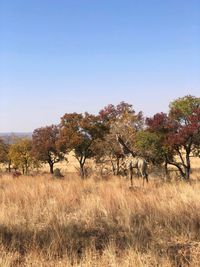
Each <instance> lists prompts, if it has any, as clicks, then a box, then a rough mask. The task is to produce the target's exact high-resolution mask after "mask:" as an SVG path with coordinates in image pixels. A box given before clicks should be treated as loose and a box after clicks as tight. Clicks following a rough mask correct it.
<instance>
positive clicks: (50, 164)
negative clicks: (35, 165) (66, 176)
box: [49, 162, 53, 174]
mask: <svg viewBox="0 0 200 267" xmlns="http://www.w3.org/2000/svg"><path fill="white" fill-rule="evenodd" d="M49 168H50V173H51V174H53V163H52V162H49Z"/></svg>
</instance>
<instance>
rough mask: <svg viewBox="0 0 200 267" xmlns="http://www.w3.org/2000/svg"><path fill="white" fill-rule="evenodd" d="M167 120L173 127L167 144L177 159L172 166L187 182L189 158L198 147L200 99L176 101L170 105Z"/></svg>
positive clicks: (199, 143)
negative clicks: (168, 119) (169, 120)
mask: <svg viewBox="0 0 200 267" xmlns="http://www.w3.org/2000/svg"><path fill="white" fill-rule="evenodd" d="M169 118H170V119H171V121H172V122H173V123H172V125H173V127H172V128H171V131H170V133H169V134H168V137H167V142H168V143H169V144H170V146H171V148H172V149H173V151H174V152H175V154H176V156H177V157H178V158H179V161H178V162H175V164H174V162H173V164H174V165H175V166H176V167H177V168H178V169H179V171H180V173H181V175H182V177H183V178H185V179H186V180H188V179H189V178H190V172H191V162H190V156H191V154H192V152H194V151H195V149H198V148H199V147H200V98H197V97H194V96H190V95H188V96H184V97H182V98H178V99H176V100H175V101H173V102H172V103H170V111H169ZM170 164H171V163H170Z"/></svg>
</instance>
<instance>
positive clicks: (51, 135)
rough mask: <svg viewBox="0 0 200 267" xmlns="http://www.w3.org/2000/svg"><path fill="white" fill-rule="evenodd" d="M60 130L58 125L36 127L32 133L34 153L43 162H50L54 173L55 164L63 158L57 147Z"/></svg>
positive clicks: (51, 170)
mask: <svg viewBox="0 0 200 267" xmlns="http://www.w3.org/2000/svg"><path fill="white" fill-rule="evenodd" d="M58 134H59V130H58V127H57V126H56V125H51V126H46V127H41V128H38V129H35V130H34V132H33V135H32V144H33V145H32V155H33V156H34V157H35V158H36V159H37V160H38V161H41V162H44V163H48V164H49V168H50V173H51V174H53V169H54V164H55V163H57V162H59V161H60V160H62V159H63V153H61V151H59V149H58V147H57V142H58Z"/></svg>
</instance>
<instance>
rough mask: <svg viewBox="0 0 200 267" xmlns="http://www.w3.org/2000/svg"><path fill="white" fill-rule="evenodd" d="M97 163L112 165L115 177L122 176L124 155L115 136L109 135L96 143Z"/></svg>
mask: <svg viewBox="0 0 200 267" xmlns="http://www.w3.org/2000/svg"><path fill="white" fill-rule="evenodd" d="M94 150H95V159H96V163H108V162H109V163H111V165H112V171H113V174H114V175H119V174H120V160H121V159H122V157H123V155H122V153H121V149H120V146H119V144H118V142H117V141H116V137H115V135H113V134H112V133H108V134H106V135H105V138H104V139H103V140H97V141H96V142H95V143H94Z"/></svg>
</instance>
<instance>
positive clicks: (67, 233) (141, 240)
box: [0, 175, 200, 267]
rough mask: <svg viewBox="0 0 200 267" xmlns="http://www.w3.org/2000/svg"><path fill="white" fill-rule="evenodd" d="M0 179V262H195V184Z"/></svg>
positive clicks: (198, 208) (198, 218) (198, 243)
mask: <svg viewBox="0 0 200 267" xmlns="http://www.w3.org/2000/svg"><path fill="white" fill-rule="evenodd" d="M135 185H136V186H135V187H134V189H133V190H130V189H129V187H128V186H129V182H128V181H126V180H125V179H119V178H116V177H111V178H110V179H108V180H100V179H99V180H95V179H92V178H90V179H87V180H85V181H81V180H80V179H79V178H78V177H76V176H75V175H67V176H66V177H65V179H64V180H56V179H52V178H51V177H50V176H48V175H43V176H36V177H23V176H21V177H19V178H16V179H13V178H12V177H11V176H8V175H3V176H2V177H1V178H0V266H13V267H14V266H85V267H86V266H87V267H92V266H97V267H98V266H99V267H100V266H122V267H128V266H176V265H177V266H187V264H189V263H190V264H191V266H200V257H199V256H200V197H199V192H200V183H198V181H196V182H193V183H192V184H186V183H183V182H179V183H161V182H158V181H156V180H155V181H151V183H150V184H149V185H148V187H147V186H145V187H144V188H143V187H141V185H142V181H140V180H136V181H135Z"/></svg>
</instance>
